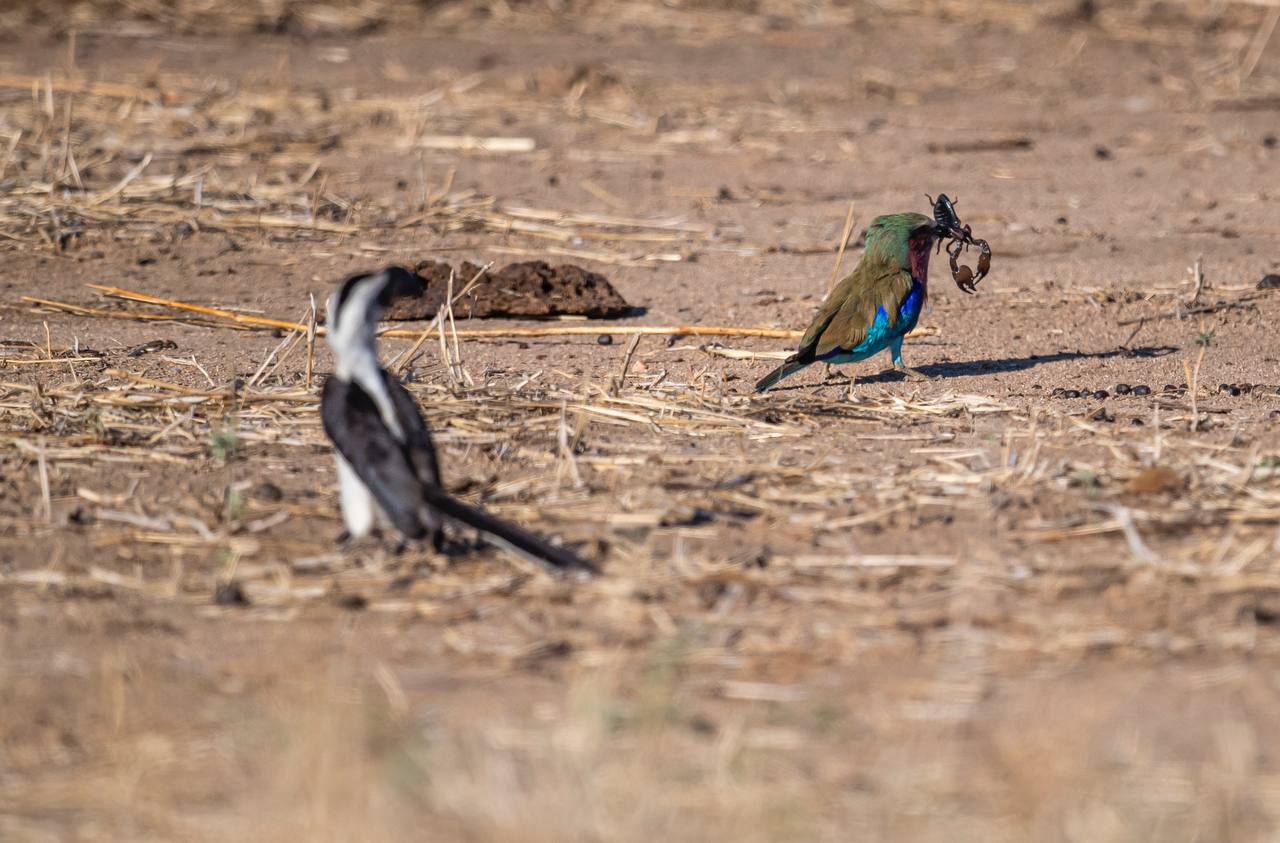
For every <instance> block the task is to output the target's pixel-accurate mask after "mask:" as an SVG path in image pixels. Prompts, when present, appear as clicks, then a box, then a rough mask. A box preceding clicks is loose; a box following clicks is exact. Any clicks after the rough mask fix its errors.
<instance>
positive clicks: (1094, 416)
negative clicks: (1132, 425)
mask: <svg viewBox="0 0 1280 843" xmlns="http://www.w3.org/2000/svg"><path fill="white" fill-rule="evenodd" d="M1089 420H1090V421H1100V422H1109V421H1115V420H1116V417H1115V416H1113V415H1111V414H1110V413H1108V412H1107V408H1106V407H1099V408H1098V409H1097V410H1095V411H1094V412H1092V413H1090V414H1089Z"/></svg>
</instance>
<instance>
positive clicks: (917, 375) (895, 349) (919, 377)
mask: <svg viewBox="0 0 1280 843" xmlns="http://www.w3.org/2000/svg"><path fill="white" fill-rule="evenodd" d="M889 353H890V354H891V355H892V356H893V368H895V369H897V370H898V371H899V372H902V374H904V375H906V376H907V377H908V378H910V379H911V380H915V381H927V380H930V378H929V376H928V375H926V374H925V373H924V372H919V371H916V370H915V369H912V368H910V367H909V366H907V364H906V363H903V362H902V337H898V338H897V339H894V340H890V341H889Z"/></svg>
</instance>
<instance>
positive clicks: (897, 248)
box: [756, 213, 946, 392]
mask: <svg viewBox="0 0 1280 843" xmlns="http://www.w3.org/2000/svg"><path fill="white" fill-rule="evenodd" d="M945 233H946V230H945V229H944V228H943V227H942V226H940V225H939V224H938V223H936V222H935V221H934V220H932V219H930V218H929V217H926V216H925V215H924V214H915V213H907V214H888V215H886V216H882V217H876V218H875V219H874V220H872V222H871V226H870V227H869V228H868V229H867V245H866V251H865V252H864V253H863V255H862V260H861V261H860V262H859V263H858V266H857V267H856V268H855V269H854V270H853V272H851V273H849V274H848V275H846V276H845V277H844V278H843V279H842V280H841V281H840V283H839V284H836V286H835V287H834V288H832V290H831V293H830V294H828V296H827V298H826V299H825V300H824V301H823V302H822V305H821V306H820V307H819V308H818V313H817V315H816V316H814V317H813V321H812V322H811V323H810V324H809V330H807V331H805V332H804V337H803V338H802V339H801V340H800V348H799V349H798V350H797V351H796V353H795V354H792V355H791V356H790V357H788V358H787V359H786V360H785V361H783V363H782V365H781V366H779V367H778V368H776V369H774V370H773V371H772V372H770V373H769V374H767V375H765V376H764V377H763V378H761V379H760V381H759V383H757V384H756V392H764V391H765V390H766V389H768V388H769V387H771V386H773V385H774V384H776V383H777V382H778V381H780V380H782V379H783V378H785V377H788V376H790V375H794V374H795V373H796V372H798V371H800V370H801V369H803V368H804V367H806V366H808V365H809V364H810V363H833V364H834V363H855V362H857V361H859V360H866V359H867V358H868V357H871V356H872V355H873V354H877V353H879V352H881V351H884V350H885V349H888V351H889V354H890V355H891V356H892V358H893V367H894V368H895V369H897V370H898V371H900V372H902V373H903V374H905V375H906V376H907V377H910V378H916V379H922V380H925V379H928V375H925V374H923V373H922V372H917V371H916V370H915V369H909V368H907V366H906V365H905V364H904V363H903V362H902V340H903V338H904V337H905V336H906V335H907V333H909V332H910V331H911V329H913V328H915V326H916V322H917V321H919V319H920V311H922V310H923V309H924V303H925V299H926V298H928V295H929V253H930V252H931V251H932V249H933V245H934V243H935V242H936V240H937V238H938V237H939V236H942V235H944V234H945Z"/></svg>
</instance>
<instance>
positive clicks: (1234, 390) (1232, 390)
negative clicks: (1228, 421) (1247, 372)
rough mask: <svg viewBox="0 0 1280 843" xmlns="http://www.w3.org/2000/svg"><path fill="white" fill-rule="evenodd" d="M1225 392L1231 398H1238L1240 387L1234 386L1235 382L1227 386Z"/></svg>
mask: <svg viewBox="0 0 1280 843" xmlns="http://www.w3.org/2000/svg"><path fill="white" fill-rule="evenodd" d="M1227 394H1228V395H1230V396H1231V397H1232V398H1239V397H1240V387H1238V386H1236V385H1235V384H1232V385H1231V386H1229V387H1227Z"/></svg>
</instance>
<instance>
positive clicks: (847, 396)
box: [844, 376, 858, 404]
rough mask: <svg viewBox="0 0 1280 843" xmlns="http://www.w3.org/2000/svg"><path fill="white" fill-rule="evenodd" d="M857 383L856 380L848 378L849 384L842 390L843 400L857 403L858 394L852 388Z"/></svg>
mask: <svg viewBox="0 0 1280 843" xmlns="http://www.w3.org/2000/svg"><path fill="white" fill-rule="evenodd" d="M857 382H858V380H857V378H854V377H852V376H850V378H849V383H848V385H847V386H845V388H844V400H846V401H851V402H853V403H855V404H856V403H857V402H858V394H857V392H856V391H855V390H854V388H853V387H854V385H856V384H857Z"/></svg>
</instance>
